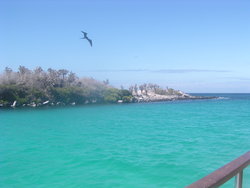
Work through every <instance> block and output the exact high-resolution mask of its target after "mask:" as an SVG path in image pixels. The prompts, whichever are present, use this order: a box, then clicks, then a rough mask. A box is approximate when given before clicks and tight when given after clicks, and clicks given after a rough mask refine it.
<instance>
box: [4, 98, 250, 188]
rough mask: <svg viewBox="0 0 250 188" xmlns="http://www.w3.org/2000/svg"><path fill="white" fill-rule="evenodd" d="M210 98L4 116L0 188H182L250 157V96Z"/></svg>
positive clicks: (249, 183)
mask: <svg viewBox="0 0 250 188" xmlns="http://www.w3.org/2000/svg"><path fill="white" fill-rule="evenodd" d="M203 95H204V94H203ZM205 95H212V96H220V97H222V98H220V99H213V100H196V101H192V100H187V101H171V102H156V103H137V104H115V105H86V106H74V107H53V108H52V107H47V108H23V109H0V187H1V188H5V187H7V188H9V187H10V188H23V187H32V188H36V187H38V188H42V187H46V188H59V187H60V188H61V187H69V188H71V187H76V188H78V187H84V188H99V187H100V188H112V187H114V188H125V187H126V188H158V187H159V188H161V187H166V188H179V187H180V188H181V187H184V186H186V185H188V184H190V183H192V182H194V181H196V180H198V179H199V178H202V177H203V176H205V175H207V174H208V173H210V172H212V171H214V170H216V169H217V168H219V167H221V166H222V165H224V164H226V163H228V162H230V161H231V160H233V159H235V158H237V157H238V156H240V155H242V154H244V153H245V152H247V151H249V150H250V94H205ZM233 181H234V180H232V181H230V182H228V183H226V184H225V185H224V186H223V187H227V188H229V187H233ZM244 186H245V187H244V188H249V187H250V167H249V168H248V169H246V170H245V171H244Z"/></svg>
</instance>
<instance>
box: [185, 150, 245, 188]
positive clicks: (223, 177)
mask: <svg viewBox="0 0 250 188" xmlns="http://www.w3.org/2000/svg"><path fill="white" fill-rule="evenodd" d="M249 164H250V151H248V152H247V153H245V154H244V155H242V156H240V157H239V158H237V159H235V160H233V161H231V162H230V163H228V164H226V165H225V166H223V167H221V168H219V169H218V170H216V171H214V172H212V173H211V174H209V175H207V176H205V177H204V178H202V179H200V180H198V181H196V182H194V183H192V184H191V185H189V186H187V187H186V188H216V187H219V186H220V185H222V184H224V183H225V182H227V181H228V180H230V179H231V178H232V177H234V176H235V188H242V181H243V170H244V168H246V167H247V166H248V165H249Z"/></svg>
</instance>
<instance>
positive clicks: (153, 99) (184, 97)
mask: <svg viewBox="0 0 250 188" xmlns="http://www.w3.org/2000/svg"><path fill="white" fill-rule="evenodd" d="M134 98H135V101H136V102H159V101H175V100H203V99H217V98H218V97H214V96H213V97H210V96H192V95H188V94H185V95H180V96H179V95H157V94H156V95H150V96H148V95H147V96H146V95H138V96H134Z"/></svg>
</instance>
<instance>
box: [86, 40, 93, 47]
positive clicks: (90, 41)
mask: <svg viewBox="0 0 250 188" xmlns="http://www.w3.org/2000/svg"><path fill="white" fill-rule="evenodd" d="M86 39H87V40H88V41H89V44H90V46H91V47H92V40H90V39H89V38H86Z"/></svg>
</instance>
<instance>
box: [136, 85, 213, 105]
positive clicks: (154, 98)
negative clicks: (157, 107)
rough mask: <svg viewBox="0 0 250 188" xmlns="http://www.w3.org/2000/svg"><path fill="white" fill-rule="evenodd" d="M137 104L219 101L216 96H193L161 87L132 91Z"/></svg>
mask: <svg viewBox="0 0 250 188" xmlns="http://www.w3.org/2000/svg"><path fill="white" fill-rule="evenodd" d="M131 92H132V96H133V98H134V101H135V102H158V101H174V100H202V99H217V98H218V97H215V96H212V97H211V96H193V95H189V94H187V93H184V92H182V91H179V90H174V89H171V88H170V89H169V88H167V89H162V88H160V87H157V88H154V87H148V86H146V87H144V88H142V87H141V89H139V90H138V89H136V87H134V88H132V90H131Z"/></svg>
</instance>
